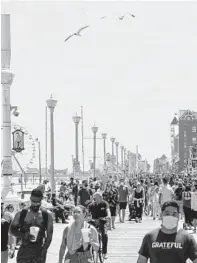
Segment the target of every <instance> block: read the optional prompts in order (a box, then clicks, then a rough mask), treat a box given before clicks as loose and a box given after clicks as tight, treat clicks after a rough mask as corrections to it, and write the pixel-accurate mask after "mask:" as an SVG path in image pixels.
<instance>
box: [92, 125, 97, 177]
mask: <svg viewBox="0 0 197 263" xmlns="http://www.w3.org/2000/svg"><path fill="white" fill-rule="evenodd" d="M92 131H93V136H94V137H93V139H94V147H93V166H94V167H93V168H94V170H93V176H94V178H95V177H96V133H97V131H98V127H96V126H95V125H94V126H93V127H92Z"/></svg>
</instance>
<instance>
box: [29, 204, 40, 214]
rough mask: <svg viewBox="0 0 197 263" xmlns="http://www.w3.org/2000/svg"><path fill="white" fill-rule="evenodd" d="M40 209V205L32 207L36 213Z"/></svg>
mask: <svg viewBox="0 0 197 263" xmlns="http://www.w3.org/2000/svg"><path fill="white" fill-rule="evenodd" d="M39 208H40V205H31V210H32V211H34V212H38V210H39Z"/></svg>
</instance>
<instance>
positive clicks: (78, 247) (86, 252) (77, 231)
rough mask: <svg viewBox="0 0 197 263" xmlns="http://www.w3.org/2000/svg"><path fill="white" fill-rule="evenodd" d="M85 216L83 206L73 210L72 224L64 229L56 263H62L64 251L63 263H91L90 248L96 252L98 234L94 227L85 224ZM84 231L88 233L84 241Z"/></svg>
mask: <svg viewBox="0 0 197 263" xmlns="http://www.w3.org/2000/svg"><path fill="white" fill-rule="evenodd" d="M86 216H87V210H86V208H85V207H84V206H81V205H79V206H76V207H75V208H74V211H73V219H74V222H73V223H72V224H70V225H68V226H66V228H65V229H64V232H63V236H62V244H61V247H60V250H59V261H58V263H62V261H63V257H64V254H65V251H66V250H67V252H66V256H65V261H64V262H65V263H88V262H92V255H91V252H90V250H91V247H92V248H93V249H94V251H96V252H98V249H99V240H98V233H97V230H96V229H95V227H94V226H92V225H90V224H89V223H87V222H86ZM84 230H86V231H87V232H88V236H86V240H85V238H84V236H83V232H84Z"/></svg>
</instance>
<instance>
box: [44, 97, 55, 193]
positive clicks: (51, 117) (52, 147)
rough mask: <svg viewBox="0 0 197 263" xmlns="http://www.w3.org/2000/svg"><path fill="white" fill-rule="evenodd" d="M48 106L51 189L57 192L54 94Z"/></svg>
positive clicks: (48, 101)
mask: <svg viewBox="0 0 197 263" xmlns="http://www.w3.org/2000/svg"><path fill="white" fill-rule="evenodd" d="M46 103H47V106H48V108H49V110H50V132H51V136H50V137H51V190H52V193H54V192H55V179H54V123H53V112H54V109H55V106H56V105H57V100H54V99H53V97H52V95H51V97H50V99H48V100H47V101H46Z"/></svg>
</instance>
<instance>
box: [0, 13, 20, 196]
mask: <svg viewBox="0 0 197 263" xmlns="http://www.w3.org/2000/svg"><path fill="white" fill-rule="evenodd" d="M10 61H11V44H10V15H8V14H2V15H1V85H2V130H3V131H2V135H3V140H2V145H3V147H2V148H3V154H2V155H3V162H2V174H3V178H4V183H3V189H2V192H1V196H2V198H3V199H4V198H5V197H6V196H7V194H8V192H9V191H10V190H11V176H12V149H11V111H12V110H13V109H15V113H17V112H16V109H17V107H12V106H11V104H10V87H11V85H12V82H13V79H14V74H12V73H11V72H10ZM15 116H18V115H17V114H15Z"/></svg>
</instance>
